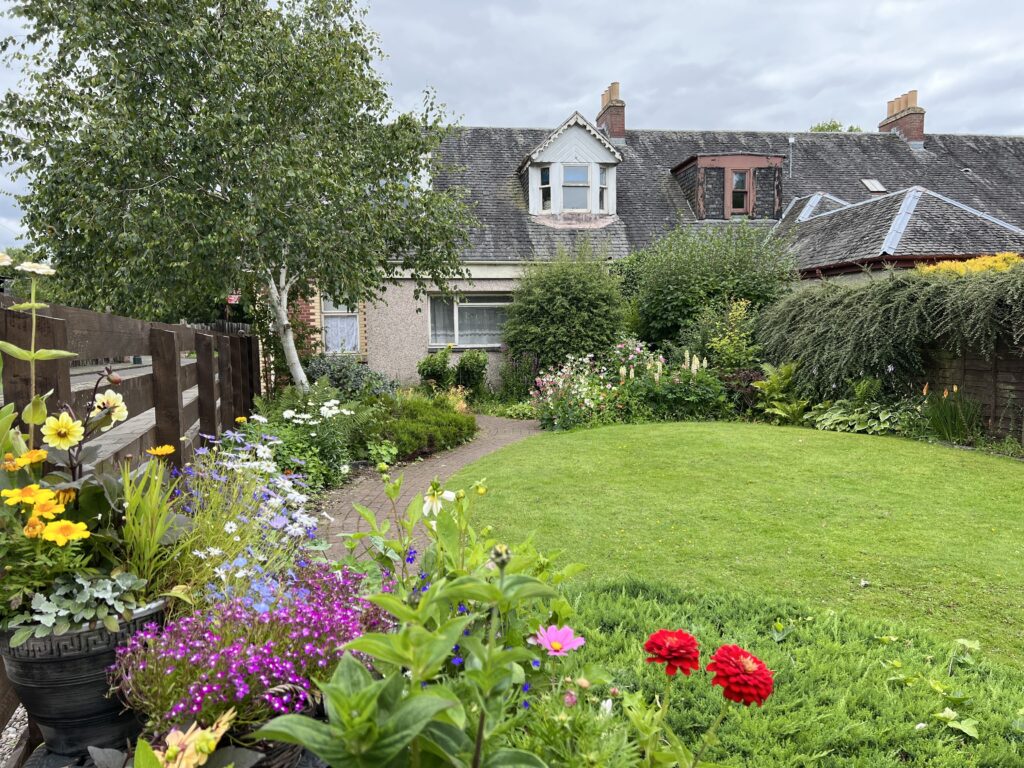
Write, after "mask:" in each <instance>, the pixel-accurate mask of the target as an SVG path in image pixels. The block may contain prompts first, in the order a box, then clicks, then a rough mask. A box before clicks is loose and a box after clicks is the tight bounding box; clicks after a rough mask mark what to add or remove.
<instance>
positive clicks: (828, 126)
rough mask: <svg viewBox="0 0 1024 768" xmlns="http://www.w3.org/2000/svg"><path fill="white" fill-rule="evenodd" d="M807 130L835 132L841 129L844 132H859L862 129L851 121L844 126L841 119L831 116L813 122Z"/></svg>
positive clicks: (812, 131)
mask: <svg viewBox="0 0 1024 768" xmlns="http://www.w3.org/2000/svg"><path fill="white" fill-rule="evenodd" d="M809 130H810V132H811V133H837V132H843V131H845V132H846V133H860V132H861V130H862V129H861V127H860V126H859V125H853V124H852V123H851V124H850V125H845V126H844V125H843V123H842V122H841V121H839V120H836V119H835V118H834V117H833V118H832V119H831V120H822V121H821V122H820V123H815V124H814V125H812V126H811V127H810V129H809Z"/></svg>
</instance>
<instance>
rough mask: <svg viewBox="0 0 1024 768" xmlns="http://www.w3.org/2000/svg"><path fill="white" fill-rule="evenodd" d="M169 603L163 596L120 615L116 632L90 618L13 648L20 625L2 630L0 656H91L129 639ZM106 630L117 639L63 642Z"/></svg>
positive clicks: (98, 634) (40, 658) (29, 658)
mask: <svg viewBox="0 0 1024 768" xmlns="http://www.w3.org/2000/svg"><path fill="white" fill-rule="evenodd" d="M166 605H167V601H166V600H165V599H164V598H162V597H161V598H159V599H157V600H154V601H153V602H151V603H148V604H147V605H146V606H145V607H144V608H143V609H142V610H138V611H135V612H134V613H133V614H132V617H131V618H130V619H127V620H125V619H124V618H121V617H120V616H119V617H118V631H117V632H111V631H110V630H109V629H107V628H106V627H105V626H104V625H103V623H102V622H100V621H91V622H89V623H88V624H85V625H82V626H78V627H73V628H72V629H69V630H68V631H67V632H65V633H64V634H62V635H54V634H49V635H46V636H45V637H30V638H29V639H28V640H26V641H25V642H24V643H22V644H21V645H19V646H17V647H15V648H12V647H11V644H10V640H11V637H12V636H13V635H14V633H15V632H16V631H17V630H18V629H20V627H15V628H14V629H0V655H3V656H8V657H10V658H18V659H20V660H24V661H31V660H38V661H44V660H47V659H52V658H58V657H61V658H66V657H69V656H81V655H88V654H89V653H90V652H91V651H93V650H100V649H101V648H102V647H104V646H110V647H116V646H117V645H121V644H122V643H123V642H124V641H125V640H127V638H128V636H129V635H132V634H134V633H135V632H136V631H138V630H139V629H141V628H142V626H143V625H144V624H146V623H147V622H148V621H149V620H150V619H151V618H153V617H154V616H157V615H159V614H160V613H161V612H163V610H164V608H165V607H166ZM25 626H31V625H25ZM104 633H106V635H107V636H108V637H110V638H116V642H115V643H110V642H108V643H86V646H87V647H84V648H83V647H76V646H75V644H73V643H69V642H68V643H66V642H64V641H67V640H69V639H70V638H75V637H77V636H79V635H86V634H95V635H96V636H97V637H100V636H102V635H103V634H104Z"/></svg>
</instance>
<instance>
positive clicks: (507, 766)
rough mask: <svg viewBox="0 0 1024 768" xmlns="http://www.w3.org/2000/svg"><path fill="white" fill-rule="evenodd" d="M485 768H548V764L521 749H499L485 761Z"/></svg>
mask: <svg viewBox="0 0 1024 768" xmlns="http://www.w3.org/2000/svg"><path fill="white" fill-rule="evenodd" d="M483 768H548V764H547V763H545V762H544V761H543V760H541V759H540V758H539V757H537V756H536V755H533V754H530V753H529V752H524V751H523V750H521V749H499V750H498V751H497V752H494V753H493V754H491V755H490V756H488V757H487V759H486V760H484V763H483Z"/></svg>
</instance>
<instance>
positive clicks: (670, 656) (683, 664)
mask: <svg viewBox="0 0 1024 768" xmlns="http://www.w3.org/2000/svg"><path fill="white" fill-rule="evenodd" d="M644 650H645V651H647V652H648V653H649V654H651V655H650V657H649V658H648V659H647V661H648V662H653V663H655V664H664V665H665V674H666V675H674V674H675V673H676V672H682V673H683V674H684V675H689V674H690V673H691V672H693V671H694V670H695V669H700V651H699V650H698V649H697V638H695V637H694V636H693V635H691V634H690V633H688V632H684V631H683V630H681V629H677V630H675V631H672V630H669V629H659V630H658V631H657V632H655V633H654V634H652V635H651V636H650V637H648V638H647V642H646V643H644Z"/></svg>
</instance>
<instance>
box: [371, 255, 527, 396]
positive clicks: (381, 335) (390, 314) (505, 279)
mask: <svg viewBox="0 0 1024 768" xmlns="http://www.w3.org/2000/svg"><path fill="white" fill-rule="evenodd" d="M520 269H521V267H510V268H509V270H505V273H506V274H508V275H510V276H502V277H481V276H475V277H474V279H473V281H472V283H471V282H469V281H455V282H453V284H452V285H453V287H456V288H458V289H459V290H462V291H464V292H466V293H508V292H511V291H512V290H513V289H514V288H515V287H516V284H517V283H518V279H517V278H515V277H513V276H511V275H513V274H515V273H518V272H519V270H520ZM492 271H497V270H492ZM474 274H476V272H474ZM414 287H415V285H414V283H413V282H412V281H411V280H403V281H402V282H401V283H400V284H399V285H394V286H389V287H388V289H387V291H386V292H385V294H384V298H383V299H381V300H380V301H379V302H377V304H376V305H372V304H367V305H366V308H365V312H366V347H365V353H366V362H367V364H368V365H369V366H370V368H373V369H374V370H376V371H380V372H381V373H384V374H386V375H388V376H391V377H392V378H395V379H397V380H398V381H400V382H401V383H403V384H418V383H419V375H418V374H417V373H416V364H417V363H418V362H419V361H420V360H422V359H423V358H424V357H426V356H427V353H428V352H430V351H432V350H431V347H430V344H429V342H430V319H429V317H428V315H427V297H426V296H423V297H421V298H420V299H418V300H417V299H416V298H414V297H413V289H414ZM459 352H460V350H459V348H458V347H456V348H455V353H454V354H453V356H452V359H453V361H454V360H458V358H459ZM487 356H488V358H489V359H490V363H489V364H488V366H487V380H488V383H489V384H491V385H492V386H494V385H497V384H498V383H499V375H498V374H499V370H498V369H499V367H500V364H501V351H500V350H499V349H488V350H487Z"/></svg>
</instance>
